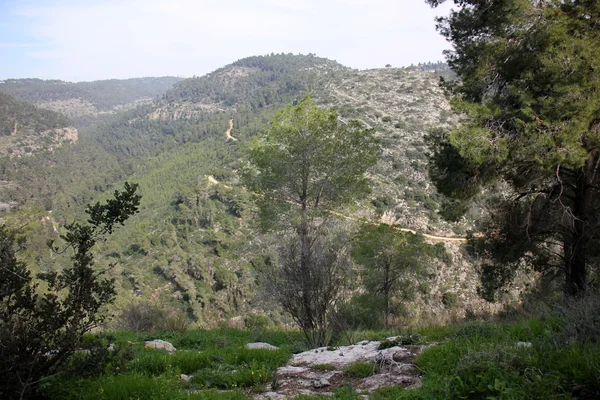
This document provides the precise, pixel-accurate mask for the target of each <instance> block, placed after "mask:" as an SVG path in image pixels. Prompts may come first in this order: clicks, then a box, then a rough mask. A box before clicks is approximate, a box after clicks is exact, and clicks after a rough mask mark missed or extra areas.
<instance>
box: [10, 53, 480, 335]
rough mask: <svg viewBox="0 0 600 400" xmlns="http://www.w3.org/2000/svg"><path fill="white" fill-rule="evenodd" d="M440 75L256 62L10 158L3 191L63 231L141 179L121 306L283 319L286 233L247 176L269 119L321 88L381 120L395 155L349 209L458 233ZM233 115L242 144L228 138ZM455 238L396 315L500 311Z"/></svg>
mask: <svg viewBox="0 0 600 400" xmlns="http://www.w3.org/2000/svg"><path fill="white" fill-rule="evenodd" d="M437 81H438V76H437V75H436V74H435V73H434V72H431V71H417V70H405V69H393V68H388V69H382V70H370V71H354V70H350V69H348V68H345V67H343V66H341V65H340V64H338V63H335V62H333V61H330V60H327V59H323V58H318V57H314V56H310V55H309V56H294V55H285V54H280V55H271V56H261V57H251V58H248V59H243V60H240V61H237V62H235V63H233V64H231V65H229V66H226V67H224V68H222V69H219V70H217V71H215V72H213V73H211V74H208V75H206V76H204V77H200V78H192V79H187V80H184V81H181V82H180V83H178V84H176V85H175V86H174V87H173V88H172V89H171V90H169V91H168V92H166V94H165V95H164V96H163V97H162V98H161V99H160V100H157V101H155V102H154V103H152V104H148V105H144V106H141V107H137V108H135V109H132V110H128V111H124V112H121V113H118V114H115V115H111V116H108V117H107V118H104V119H103V120H102V121H98V122H97V123H95V124H94V125H92V126H90V127H87V128H85V129H82V130H81V132H80V141H79V143H78V144H77V145H76V146H75V147H73V148H72V149H65V150H64V151H61V152H56V153H54V154H50V155H46V156H44V157H37V158H30V159H19V160H15V159H4V160H3V161H2V162H3V165H4V167H3V168H4V170H5V171H6V175H7V177H8V178H9V179H10V181H11V182H14V183H15V185H16V187H18V188H19V189H18V190H14V189H11V188H6V189H5V190H3V191H2V192H0V195H1V196H3V199H4V201H12V202H16V203H17V204H19V205H20V206H22V207H25V208H24V209H23V211H22V212H25V213H28V212H29V213H31V212H30V211H27V210H35V209H36V207H37V209H38V210H40V209H42V210H43V209H45V210H47V213H46V214H42V215H39V214H37V215H38V216H36V217H34V215H36V213H35V212H34V213H33V214H31V215H32V218H33V219H34V220H36V221H37V222H35V223H33V224H32V227H31V229H32V230H34V231H35V230H37V231H38V232H40V235H42V233H43V234H44V235H46V234H48V235H51V236H52V235H56V234H57V232H55V231H54V228H56V229H57V230H58V232H60V226H61V225H62V224H63V223H65V222H68V221H71V220H73V219H74V218H76V217H78V216H79V217H82V216H83V215H82V210H83V209H84V208H85V206H86V204H88V203H90V202H94V201H96V200H97V199H103V198H105V193H106V192H107V191H110V189H111V188H112V187H113V186H115V185H118V184H119V183H120V182H122V180H125V179H127V180H129V181H132V182H136V183H138V184H139V185H140V193H141V194H142V196H143V197H142V203H141V206H140V214H139V216H137V217H136V218H134V219H132V221H130V223H129V224H128V225H127V226H126V227H124V228H123V229H122V230H121V231H119V232H116V233H115V235H114V236H113V237H111V239H109V240H108V241H107V242H105V243H104V244H103V245H102V247H101V249H100V250H101V254H103V256H104V257H102V258H101V261H99V262H100V263H107V264H108V263H115V264H116V265H115V267H114V268H113V269H112V270H111V273H112V274H113V276H114V277H115V278H116V281H117V290H118V293H119V297H118V300H117V306H118V307H125V306H126V305H127V304H128V303H129V302H131V301H132V300H136V299H152V300H154V301H160V303H161V304H163V305H164V306H165V307H174V308H176V309H180V310H183V311H184V312H185V313H186V314H187V315H188V317H190V318H191V319H192V320H194V321H196V322H197V323H198V324H201V325H202V326H213V325H215V324H216V323H217V322H218V321H221V320H229V321H231V323H233V324H238V325H243V324H244V318H243V317H242V316H244V315H245V316H248V313H251V314H257V315H261V314H263V313H267V315H268V316H269V318H271V319H272V321H273V322H274V323H282V322H284V321H285V319H283V320H282V318H283V317H282V314H281V313H280V312H279V311H278V310H277V308H276V307H275V305H274V304H272V302H270V301H269V299H267V298H265V297H264V296H263V290H262V289H261V285H262V283H261V282H262V281H261V278H260V276H261V274H265V273H268V270H269V268H271V267H272V266H273V265H274V263H275V262H276V259H277V254H276V253H277V252H276V247H277V246H276V243H277V239H276V237H274V236H272V235H271V234H269V233H266V232H263V233H261V229H262V228H263V227H261V225H260V224H259V223H258V221H259V219H257V216H258V214H257V213H258V212H259V209H258V208H257V206H256V201H257V200H258V199H257V198H255V197H254V195H253V194H252V193H250V192H248V191H247V190H246V189H244V188H243V187H242V186H241V185H240V184H239V175H238V172H237V171H238V170H239V169H240V168H242V167H243V166H244V163H245V161H244V160H245V157H246V156H245V150H244V149H245V143H246V142H247V141H248V140H249V139H251V138H252V137H254V136H255V135H257V134H260V133H262V132H264V131H265V130H266V128H267V126H268V123H269V121H270V120H271V119H272V117H273V115H274V114H275V112H277V111H278V110H279V109H281V108H282V107H284V106H286V105H289V104H293V103H294V102H297V101H299V100H300V99H302V98H303V97H304V96H305V95H307V94H310V95H311V96H312V97H313V98H314V99H315V101H316V103H317V104H318V105H320V106H321V107H326V106H333V107H335V108H336V109H337V110H338V113H339V116H340V121H341V122H342V123H343V121H346V120H348V119H358V120H360V121H362V122H363V123H364V124H366V126H370V127H373V128H374V129H375V132H376V136H377V137H378V138H379V139H380V141H381V143H382V149H383V157H382V158H381V160H380V161H379V162H378V164H377V165H376V167H375V168H374V169H372V170H371V171H370V172H369V177H370V178H371V180H372V181H373V182H374V186H373V189H372V192H371V194H370V195H369V196H368V198H367V200H363V201H361V202H360V203H357V204H350V205H348V206H346V207H345V208H344V209H341V210H338V213H339V214H340V215H345V216H348V217H352V218H353V219H355V220H356V219H357V218H358V219H361V218H362V219H365V220H366V221H371V223H379V222H380V221H385V222H388V223H392V224H397V225H399V226H401V227H406V228H412V229H414V230H416V231H420V232H424V233H427V232H431V233H434V234H438V235H442V236H443V235H456V233H455V232H453V231H456V232H458V233H461V232H462V230H463V229H464V228H463V227H461V225H449V224H447V223H442V222H441V221H440V220H439V218H438V217H437V215H436V213H435V211H436V210H437V209H438V207H439V205H438V204H439V201H438V200H437V198H436V196H435V195H434V194H433V193H434V192H433V189H432V188H431V185H430V183H429V181H428V178H427V175H426V172H425V171H426V165H427V164H426V148H425V144H424V142H423V137H424V136H425V134H426V133H427V132H428V131H429V130H430V129H431V128H432V127H434V126H439V125H444V124H448V123H450V122H451V121H452V118H453V117H452V115H451V114H450V112H449V111H448V106H447V104H446V102H445V100H444V97H443V94H442V92H441V90H440V89H439V88H438V86H437ZM230 120H233V130H232V131H231V136H232V137H234V138H236V139H238V140H237V141H233V140H230V139H228V138H227V137H226V131H227V129H228V128H229V126H230V125H229V124H230ZM209 177H212V179H213V182H211V181H210V180H209ZM214 182H220V183H221V184H215V183H214ZM50 211H52V212H51V214H50ZM36 226H37V227H36ZM463 226H464V224H463ZM357 227H358V225H355V226H354V227H352V228H350V227H349V232H353V230H354V229H355V228H357ZM32 241H33V242H37V243H43V242H44V241H43V240H42V239H41V238H40V239H38V240H37V241H36V240H32ZM35 247H36V246H35V245H33V244H32V245H31V247H30V249H29V251H28V254H35V250H36V248H35ZM446 248H447V249H448V252H449V254H450V255H449V256H448V257H446V258H445V259H444V260H445V261H440V262H438V263H437V264H436V265H435V267H433V269H432V270H431V271H430V272H429V275H428V277H427V278H426V279H424V280H423V281H422V282H418V283H416V284H415V285H414V286H413V287H412V288H411V289H410V290H406V291H405V290H403V291H402V294H398V297H397V298H396V299H395V300H394V302H395V304H397V305H398V308H396V309H394V310H395V311H394V313H395V315H396V316H395V318H396V319H398V320H404V321H407V322H408V321H412V322H416V321H421V320H425V319H427V318H438V319H440V320H444V319H447V318H451V317H452V316H453V315H460V314H463V313H464V312H465V309H468V310H471V311H477V312H479V311H482V310H484V309H487V308H488V306H486V305H485V304H484V303H483V302H481V301H480V300H478V297H477V294H476V288H477V275H476V273H474V271H473V267H472V263H471V262H470V261H469V255H468V254H467V253H466V252H465V251H463V250H460V247H459V244H458V243H454V244H452V243H448V244H447V246H446ZM37 250H40V249H37ZM63 262H64V260H63V259H61V257H59V256H53V257H52V258H48V257H42V258H39V257H38V258H36V259H35V260H34V261H33V264H34V265H36V268H39V269H41V270H47V269H52V270H55V269H60V265H61V263H63ZM448 299H452V301H449V300H448ZM266 309H269V310H271V311H269V312H266V311H264V310H266Z"/></svg>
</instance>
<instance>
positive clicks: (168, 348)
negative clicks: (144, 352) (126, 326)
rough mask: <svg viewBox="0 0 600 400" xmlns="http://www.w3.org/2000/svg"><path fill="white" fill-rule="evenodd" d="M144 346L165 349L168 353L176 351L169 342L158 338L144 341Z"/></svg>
mask: <svg viewBox="0 0 600 400" xmlns="http://www.w3.org/2000/svg"><path fill="white" fill-rule="evenodd" d="M144 347H146V348H147V349H156V350H165V351H168V352H169V353H175V352H176V351H177V349H176V348H175V347H173V345H172V344H171V343H169V342H166V341H164V340H160V339H156V340H151V341H148V342H146V343H145V345H144Z"/></svg>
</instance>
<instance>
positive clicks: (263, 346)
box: [246, 342, 279, 350]
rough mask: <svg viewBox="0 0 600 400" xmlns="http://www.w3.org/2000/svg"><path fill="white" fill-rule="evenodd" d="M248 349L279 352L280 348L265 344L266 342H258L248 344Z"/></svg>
mask: <svg viewBox="0 0 600 400" xmlns="http://www.w3.org/2000/svg"><path fill="white" fill-rule="evenodd" d="M246 348H247V349H250V350H256V349H259V350H279V347H276V346H273V345H270V344H269V343H264V342H256V343H248V344H247V345H246Z"/></svg>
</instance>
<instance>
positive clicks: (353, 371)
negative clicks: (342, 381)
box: [344, 361, 379, 378]
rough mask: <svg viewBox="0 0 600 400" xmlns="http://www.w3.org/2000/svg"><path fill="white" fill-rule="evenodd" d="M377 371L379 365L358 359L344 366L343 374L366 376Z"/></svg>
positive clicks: (355, 376) (354, 376)
mask: <svg viewBox="0 0 600 400" xmlns="http://www.w3.org/2000/svg"><path fill="white" fill-rule="evenodd" d="M378 372H379V365H377V364H374V363H370V362H365V361H358V362H355V363H354V364H352V365H349V366H347V367H346V368H344V374H346V375H348V376H350V377H352V378H366V377H367V376H371V375H373V374H376V373H378Z"/></svg>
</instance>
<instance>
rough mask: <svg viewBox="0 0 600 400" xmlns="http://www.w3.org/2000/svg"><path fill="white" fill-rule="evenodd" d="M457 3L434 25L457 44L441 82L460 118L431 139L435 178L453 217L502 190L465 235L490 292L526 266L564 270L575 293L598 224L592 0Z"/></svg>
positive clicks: (593, 259)
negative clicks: (446, 80)
mask: <svg viewBox="0 0 600 400" xmlns="http://www.w3.org/2000/svg"><path fill="white" fill-rule="evenodd" d="M443 1H444V0H427V2H428V3H429V4H431V5H432V6H437V5H438V4H440V3H442V2H443ZM455 3H456V5H457V6H458V10H455V11H452V12H451V13H450V15H449V16H448V17H446V18H440V19H439V20H438V22H439V24H438V29H439V30H440V31H441V33H442V34H443V35H444V36H445V37H446V38H448V39H449V40H450V41H451V42H452V44H453V45H454V49H453V50H452V51H449V52H448V53H447V60H448V64H449V66H450V67H451V68H452V70H453V71H454V72H456V74H457V75H458V77H459V80H458V81H456V82H453V83H452V84H448V85H446V87H447V89H448V90H449V91H450V93H451V94H452V95H453V98H452V105H453V107H454V110H455V111H456V112H458V113H460V114H461V115H462V116H463V119H462V123H461V125H460V126H459V127H458V128H456V129H455V130H453V131H452V132H451V133H449V134H447V135H445V136H442V137H441V138H438V140H437V141H436V145H435V146H434V155H433V162H432V164H431V165H432V170H431V172H432V177H433V179H434V181H435V183H436V185H437V187H438V189H439V190H440V191H441V192H442V193H444V194H446V195H448V196H450V197H451V198H452V199H453V201H452V206H453V207H452V209H453V210H452V211H453V213H454V216H455V217H458V216H459V215H460V213H461V212H462V211H464V210H465V209H466V205H467V204H469V203H470V202H471V201H472V200H473V199H474V198H475V197H476V196H477V195H478V194H479V193H481V190H482V189H489V188H493V187H494V186H495V185H498V184H500V185H502V186H503V187H504V188H505V189H504V193H502V194H500V195H498V196H497V197H496V198H495V199H494V200H493V202H491V203H488V205H489V207H490V209H491V214H490V218H489V219H488V220H487V221H486V222H485V223H483V224H482V228H483V236H481V237H479V236H475V237H473V238H472V243H473V244H475V245H476V246H477V248H478V250H479V254H480V255H481V256H482V257H483V258H484V259H486V260H487V261H486V263H485V264H484V267H483V273H484V276H485V277H486V278H487V281H486V283H487V287H484V289H486V288H487V289H490V290H486V292H487V293H488V294H491V293H492V292H494V291H495V290H496V289H498V288H500V287H502V286H503V284H505V283H507V282H509V281H510V280H511V278H512V277H513V276H514V271H515V270H516V268H517V267H518V266H520V265H524V264H527V265H532V266H534V267H535V268H537V269H538V270H543V271H548V270H554V271H556V270H560V271H562V272H563V273H564V276H565V286H566V293H568V294H569V295H582V294H583V293H584V292H585V290H586V286H587V285H588V277H589V274H590V268H591V267H593V266H594V265H596V264H597V249H598V248H599V243H598V239H599V236H598V235H599V233H600V231H599V228H600V226H599V221H600V218H598V217H599V215H598V210H599V206H600V203H599V202H598V200H599V199H600V197H599V196H598V188H599V187H600V175H599V174H598V165H599V163H600V108H599V107H598V104H599V103H600V74H599V72H598V71H600V46H598V43H600V29H598V24H599V21H600V3H599V2H598V1H596V0H561V1H558V0H556V1H555V0H545V1H528V0H500V1H498V0H483V1H479V0H477V1H475V0H466V1H455ZM524 261H525V262H524Z"/></svg>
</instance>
